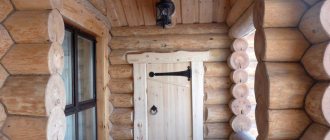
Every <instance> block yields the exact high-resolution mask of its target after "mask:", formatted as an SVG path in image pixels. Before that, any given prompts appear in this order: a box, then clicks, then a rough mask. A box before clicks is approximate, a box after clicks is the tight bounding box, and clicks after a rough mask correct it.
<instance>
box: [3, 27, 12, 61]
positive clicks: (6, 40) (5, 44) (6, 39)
mask: <svg viewBox="0 0 330 140" xmlns="http://www.w3.org/2000/svg"><path fill="white" fill-rule="evenodd" d="M0 36H1V38H0V58H2V57H3V56H4V55H5V54H6V53H7V52H8V50H9V49H10V47H11V46H12V45H13V44H14V41H13V40H12V39H11V37H10V35H9V33H8V31H7V30H6V29H5V27H3V26H2V25H0Z"/></svg>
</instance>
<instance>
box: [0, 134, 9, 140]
mask: <svg viewBox="0 0 330 140" xmlns="http://www.w3.org/2000/svg"><path fill="white" fill-rule="evenodd" d="M0 140H9V138H8V137H7V136H5V135H4V134H2V133H1V132H0Z"/></svg>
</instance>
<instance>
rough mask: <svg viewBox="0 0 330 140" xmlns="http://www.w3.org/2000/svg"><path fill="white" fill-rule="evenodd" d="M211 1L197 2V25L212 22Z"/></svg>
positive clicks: (202, 0)
mask: <svg viewBox="0 0 330 140" xmlns="http://www.w3.org/2000/svg"><path fill="white" fill-rule="evenodd" d="M213 4H214V3H213V0H201V1H199V23H211V22H212V21H213V13H212V12H213Z"/></svg>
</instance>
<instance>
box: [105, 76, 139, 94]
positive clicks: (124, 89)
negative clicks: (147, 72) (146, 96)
mask: <svg viewBox="0 0 330 140" xmlns="http://www.w3.org/2000/svg"><path fill="white" fill-rule="evenodd" d="M109 89H110V91H111V93H118V94H119V93H133V90H134V89H133V79H111V80H110V82H109Z"/></svg>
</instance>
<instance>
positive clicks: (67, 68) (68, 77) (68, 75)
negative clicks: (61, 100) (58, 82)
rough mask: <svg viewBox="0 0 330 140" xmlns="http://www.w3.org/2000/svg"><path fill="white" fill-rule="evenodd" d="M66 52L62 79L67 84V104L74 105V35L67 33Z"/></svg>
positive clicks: (64, 43)
mask: <svg viewBox="0 0 330 140" xmlns="http://www.w3.org/2000/svg"><path fill="white" fill-rule="evenodd" d="M62 47H63V51H64V69H63V73H62V78H63V80H64V84H65V93H66V104H67V105H70V104H72V103H73V97H72V94H73V93H72V33H71V32H68V31H65V38H64V42H63V45H62Z"/></svg>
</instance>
